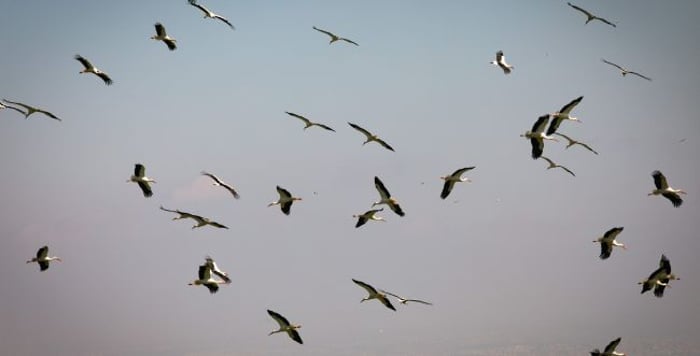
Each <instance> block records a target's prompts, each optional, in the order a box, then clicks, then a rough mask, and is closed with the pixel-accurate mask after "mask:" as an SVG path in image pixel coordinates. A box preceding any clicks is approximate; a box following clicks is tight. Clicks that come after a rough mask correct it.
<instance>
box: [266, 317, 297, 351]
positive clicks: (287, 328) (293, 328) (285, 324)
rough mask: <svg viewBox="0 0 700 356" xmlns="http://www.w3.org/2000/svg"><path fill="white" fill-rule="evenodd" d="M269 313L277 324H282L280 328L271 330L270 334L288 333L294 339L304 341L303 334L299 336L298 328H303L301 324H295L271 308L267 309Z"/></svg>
mask: <svg viewBox="0 0 700 356" xmlns="http://www.w3.org/2000/svg"><path fill="white" fill-rule="evenodd" d="M267 314H269V315H270V316H271V317H272V319H275V321H276V322H277V324H279V325H280V328H279V329H277V330H272V331H270V333H269V334H268V336H269V335H272V334H276V333H287V335H289V337H290V338H292V340H294V341H296V342H298V343H300V344H303V343H304V342H303V341H302V340H301V336H299V332H298V331H297V329H299V328H301V325H295V324H292V323H290V322H289V321H287V318H285V317H283V316H282V315H280V314H279V313H276V312H274V311H272V310H270V309H268V310H267Z"/></svg>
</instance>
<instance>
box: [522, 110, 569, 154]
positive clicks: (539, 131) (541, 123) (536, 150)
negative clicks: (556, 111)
mask: <svg viewBox="0 0 700 356" xmlns="http://www.w3.org/2000/svg"><path fill="white" fill-rule="evenodd" d="M548 121H549V114H547V115H542V116H540V117H539V118H537V121H535V124H534V125H532V130H530V131H526V132H525V133H524V134H522V135H520V137H525V138H527V139H530V144H531V145H532V159H538V158H540V156H542V152H543V151H544V140H550V141H554V142H558V141H559V140H557V139H555V138H553V137H551V136H548V135H546V134H545V133H544V128H545V127H546V126H547V122H548Z"/></svg>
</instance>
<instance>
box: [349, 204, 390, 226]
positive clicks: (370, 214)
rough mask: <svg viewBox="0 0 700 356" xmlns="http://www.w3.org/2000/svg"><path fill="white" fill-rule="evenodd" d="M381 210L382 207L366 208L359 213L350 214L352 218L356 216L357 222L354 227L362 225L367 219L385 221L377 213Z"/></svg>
mask: <svg viewBox="0 0 700 356" xmlns="http://www.w3.org/2000/svg"><path fill="white" fill-rule="evenodd" d="M383 210H384V208H381V209H372V210H368V211H366V212H364V213H362V214H360V215H353V216H352V217H353V218H357V223H356V224H355V228H358V227H360V226H362V225H364V224H365V223H367V221H369V220H373V221H382V222H386V220H384V218H383V217H381V216H378V215H377V213H378V212H380V211H383Z"/></svg>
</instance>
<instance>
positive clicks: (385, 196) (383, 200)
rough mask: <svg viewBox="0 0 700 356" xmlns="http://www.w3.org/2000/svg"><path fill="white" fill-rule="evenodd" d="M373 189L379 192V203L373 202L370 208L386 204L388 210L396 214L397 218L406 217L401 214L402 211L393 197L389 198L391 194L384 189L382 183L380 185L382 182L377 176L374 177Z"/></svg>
mask: <svg viewBox="0 0 700 356" xmlns="http://www.w3.org/2000/svg"><path fill="white" fill-rule="evenodd" d="M374 187H375V188H376V189H377V191H378V192H379V201H376V202H374V203H373V204H372V207H374V206H376V205H381V204H386V205H388V206H389V209H391V210H392V211H393V212H395V213H396V215H398V216H404V215H406V214H405V213H404V212H403V210H402V209H401V206H400V205H399V202H398V201H397V200H396V199H395V198H394V197H392V196H391V193H389V190H388V189H386V187H385V186H384V183H382V181H381V180H380V179H379V177H377V176H375V177H374Z"/></svg>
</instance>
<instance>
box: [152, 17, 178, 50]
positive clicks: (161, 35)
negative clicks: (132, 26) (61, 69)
mask: <svg viewBox="0 0 700 356" xmlns="http://www.w3.org/2000/svg"><path fill="white" fill-rule="evenodd" d="M155 26H156V35H155V36H152V37H151V39H152V40H156V41H163V43H165V45H166V46H168V49H169V50H171V51H174V50H175V49H176V48H177V46H176V45H175V42H177V40H176V39H174V38H171V37H170V36H168V34H167V33H165V26H163V24H161V23H160V22H156V24H155Z"/></svg>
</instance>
